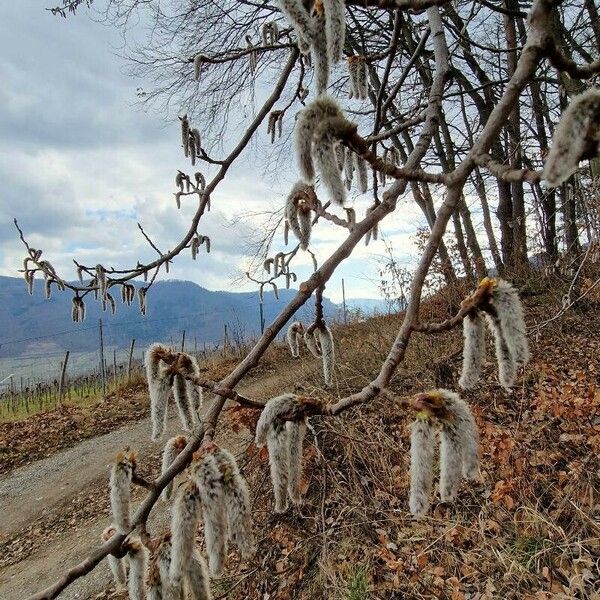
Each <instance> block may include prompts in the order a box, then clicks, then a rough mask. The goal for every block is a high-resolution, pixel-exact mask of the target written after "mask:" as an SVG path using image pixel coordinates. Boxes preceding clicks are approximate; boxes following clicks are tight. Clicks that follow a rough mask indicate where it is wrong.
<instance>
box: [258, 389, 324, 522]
mask: <svg viewBox="0 0 600 600" xmlns="http://www.w3.org/2000/svg"><path fill="white" fill-rule="evenodd" d="M320 407H321V406H320V404H319V403H318V402H317V401H316V400H313V399H310V398H305V397H302V396H296V395H295V394H283V395H282V396H277V397H276V398H272V399H271V400H269V401H268V402H267V404H266V405H265V407H264V409H263V411H262V413H261V415H260V418H259V420H258V424H257V426H256V438H255V441H256V445H257V446H258V447H259V448H262V447H263V446H264V445H265V444H266V446H267V448H268V451H269V464H270V468H271V481H272V483H273V492H274V495H275V512H278V513H281V512H285V511H286V510H287V507H288V497H289V499H290V500H291V501H292V502H293V503H294V504H299V503H300V502H301V501H302V494H301V491H300V482H301V478H302V445H303V440H304V436H305V434H306V426H307V423H306V419H307V417H308V416H309V415H311V414H315V413H316V412H319V410H320Z"/></svg>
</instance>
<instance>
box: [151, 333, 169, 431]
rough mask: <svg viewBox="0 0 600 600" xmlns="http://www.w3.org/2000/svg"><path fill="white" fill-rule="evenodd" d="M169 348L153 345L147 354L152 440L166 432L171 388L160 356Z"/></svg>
mask: <svg viewBox="0 0 600 600" xmlns="http://www.w3.org/2000/svg"><path fill="white" fill-rule="evenodd" d="M167 350H168V348H166V347H165V346H163V345H162V344H152V345H151V346H150V348H148V350H147V352H146V379H147V380H148V391H149V394H150V417H151V420H152V439H153V440H154V441H156V440H158V439H160V438H161V437H162V435H163V433H164V430H165V424H166V419H167V403H168V400H169V390H170V388H171V385H170V382H169V379H168V377H165V375H164V372H163V370H162V368H161V363H162V361H161V359H160V354H161V353H163V352H166V351H167Z"/></svg>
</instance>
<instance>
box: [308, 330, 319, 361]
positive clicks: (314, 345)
mask: <svg viewBox="0 0 600 600" xmlns="http://www.w3.org/2000/svg"><path fill="white" fill-rule="evenodd" d="M304 343H305V344H306V347H307V348H308V351H309V352H310V353H311V354H312V355H313V356H315V357H317V358H321V356H322V353H321V346H320V345H319V340H318V339H317V336H316V335H315V332H314V331H313V332H310V333H309V332H308V331H305V332H304Z"/></svg>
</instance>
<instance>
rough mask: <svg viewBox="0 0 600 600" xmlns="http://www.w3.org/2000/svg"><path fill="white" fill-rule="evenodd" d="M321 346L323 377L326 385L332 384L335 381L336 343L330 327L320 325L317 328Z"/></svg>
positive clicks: (316, 332)
mask: <svg viewBox="0 0 600 600" xmlns="http://www.w3.org/2000/svg"><path fill="white" fill-rule="evenodd" d="M315 334H316V335H317V336H318V340H319V346H320V347H321V358H322V359H323V379H324V380H325V385H328V386H330V385H331V384H332V381H333V367H334V365H335V345H334V343H333V335H332V334H331V330H330V329H329V327H327V326H324V327H318V328H317V329H315Z"/></svg>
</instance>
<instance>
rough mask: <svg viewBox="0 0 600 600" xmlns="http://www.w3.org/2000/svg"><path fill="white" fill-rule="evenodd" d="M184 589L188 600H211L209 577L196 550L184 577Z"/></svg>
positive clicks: (202, 559) (204, 564)
mask: <svg viewBox="0 0 600 600" xmlns="http://www.w3.org/2000/svg"><path fill="white" fill-rule="evenodd" d="M185 587H186V591H187V593H188V597H189V600H211V598H212V594H211V592H210V577H209V575H208V569H207V567H206V561H205V560H204V558H202V556H201V555H200V553H199V552H198V551H197V550H196V551H195V552H194V553H193V554H192V560H191V562H190V564H189V566H188V570H187V572H186V576H185Z"/></svg>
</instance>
